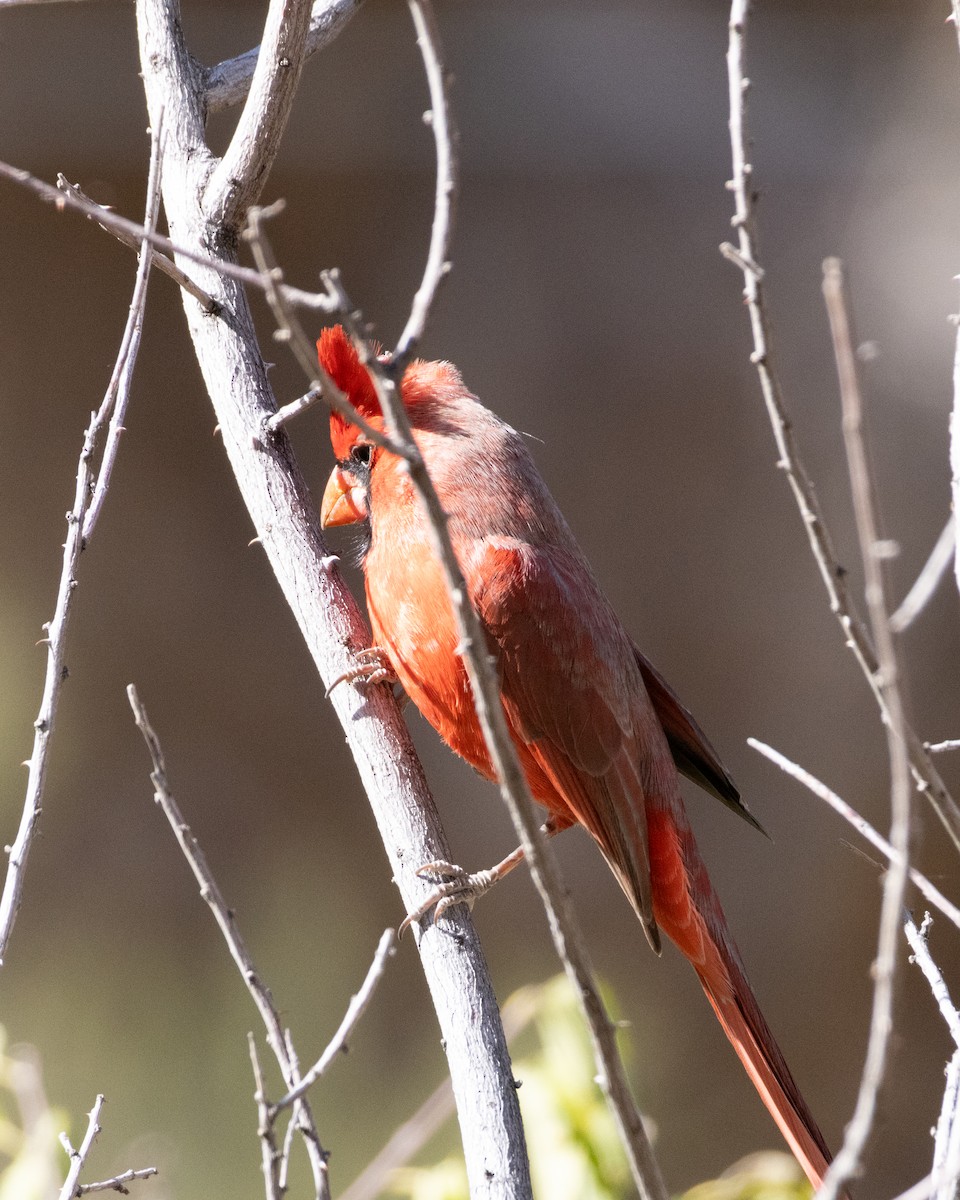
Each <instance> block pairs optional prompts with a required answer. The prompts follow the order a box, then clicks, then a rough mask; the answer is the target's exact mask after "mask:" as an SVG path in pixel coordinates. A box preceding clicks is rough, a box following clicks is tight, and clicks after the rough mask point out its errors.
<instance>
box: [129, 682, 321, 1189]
mask: <svg viewBox="0 0 960 1200" xmlns="http://www.w3.org/2000/svg"><path fill="white" fill-rule="evenodd" d="M127 698H128V699H129V701H130V707H131V708H132V709H133V716H134V720H135V721H136V723H137V728H138V729H139V730H140V732H141V733H142V734H143V739H144V741H145V742H146V744H147V749H148V751H149V752H150V759H151V762H152V763H153V770H152V771H151V773H150V779H151V781H152V782H153V786H154V789H155V790H154V799H155V800H156V802H157V804H158V805H159V806H160V808H161V809H162V810H163V814H164V816H165V817H166V818H167V820H168V822H169V823H170V827H171V829H172V830H173V833H174V836H175V837H176V839H177V842H178V843H179V846H180V849H181V850H182V851H183V855H184V857H185V858H186V860H187V862H188V863H189V864H190V869H191V871H193V875H194V878H195V879H196V881H197V883H198V884H199V885H200V895H201V896H202V897H203V899H204V900H206V902H207V904H208V905H209V906H210V911H211V912H212V913H213V917H214V920H215V921H216V922H217V925H218V926H219V929H220V932H221V934H222V935H223V939H224V941H225V942H226V943H227V948H228V949H229V951H230V956H231V958H232V959H233V961H234V962H235V963H236V965H237V968H238V970H239V971H240V974H241V975H242V977H243V982H244V983H245V985H246V988H247V991H248V992H249V993H250V995H251V997H252V998H253V1002H254V1004H255V1005H256V1006H257V1011H258V1012H259V1013H260V1017H261V1019H262V1021H263V1023H264V1025H265V1027H266V1030H267V1042H268V1043H269V1045H270V1049H271V1050H272V1051H273V1053H274V1056H275V1058H276V1060H277V1062H278V1063H279V1065H280V1071H281V1073H282V1075H283V1079H284V1082H285V1084H286V1085H287V1087H288V1088H292V1087H296V1085H297V1084H298V1083H299V1082H300V1076H299V1072H298V1071H297V1070H296V1068H295V1067H294V1065H293V1063H292V1061H291V1058H290V1055H289V1054H288V1052H287V1044H286V1039H285V1037H284V1031H283V1024H282V1022H281V1020H280V1014H279V1012H278V1011H277V1007H276V1005H275V1003H274V1000H273V996H272V995H271V994H270V989H269V988H268V987H267V985H266V984H265V983H264V982H263V980H262V978H261V976H260V973H259V972H258V971H257V968H256V966H255V965H254V962H253V959H252V957H251V956H250V952H249V951H248V950H247V946H246V943H245V942H244V940H243V937H242V936H241V934H240V930H239V929H238V928H237V923H236V920H235V918H234V915H233V911H232V910H231V909H230V908H229V907H228V906H227V904H226V902H225V901H224V899H223V895H222V894H221V892H220V888H219V887H218V886H217V881H216V880H215V879H214V877H213V873H212V872H211V870H210V867H209V865H208V864H207V860H206V856H205V855H204V853H203V851H202V850H201V848H200V843H199V842H198V841H197V839H196V837H195V836H194V834H193V832H192V830H191V829H190V827H189V825H187V823H186V822H185V821H184V819H183V816H182V814H181V812H180V808H179V806H178V805H177V802H176V800H174V798H173V795H172V794H171V792H170V787H169V784H168V782H167V772H166V766H165V764H164V759H163V750H162V748H161V746H160V741H159V739H158V737H157V735H156V733H155V732H154V730H153V727H152V726H151V725H150V721H149V719H148V718H147V714H146V710H145V709H144V707H143V704H142V703H141V701H140V697H139V696H138V695H137V689H136V688H135V687H134V685H133V684H130V685H129V687H128V688H127ZM301 1128H302V1130H303V1133H304V1144H305V1145H306V1148H307V1154H308V1155H309V1157H310V1164H311V1167H312V1169H313V1174H314V1182H315V1184H316V1187H317V1195H318V1197H322V1198H323V1200H329V1194H330V1192H329V1180H328V1175H327V1161H326V1160H327V1155H326V1153H325V1152H324V1150H323V1147H322V1146H321V1143H320V1137H319V1134H318V1133H317V1128H316V1124H315V1122H314V1120H313V1114H312V1112H311V1110H310V1106H309V1103H308V1101H307V1100H306V1099H303V1100H302V1101H301Z"/></svg>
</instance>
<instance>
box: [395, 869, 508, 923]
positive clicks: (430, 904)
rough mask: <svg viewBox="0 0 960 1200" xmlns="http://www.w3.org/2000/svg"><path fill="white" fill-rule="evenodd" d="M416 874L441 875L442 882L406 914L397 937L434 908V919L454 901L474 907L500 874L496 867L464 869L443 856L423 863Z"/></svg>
mask: <svg viewBox="0 0 960 1200" xmlns="http://www.w3.org/2000/svg"><path fill="white" fill-rule="evenodd" d="M417 874H418V875H419V876H420V878H421V879H426V878H429V876H431V875H439V876H440V878H441V879H442V880H443V882H442V883H438V884H437V886H436V887H435V888H434V889H433V891H432V892H430V894H429V895H428V896H427V898H426V900H424V902H423V903H422V904H421V905H420V906H419V908H416V909H414V911H413V912H412V913H408V914H407V916H406V917H405V918H404V920H403V921H402V922H401V925H400V928H399V929H398V930H397V937H398V938H401V937H403V935H404V933H405V932H406V930H407V929H408V928H409V927H410V926H411V925H413V924H414V922H417V921H420V920H422V919H423V918H424V917H425V916H426V915H427V913H428V912H430V910H431V909H432V910H433V920H434V922H437V921H439V920H440V918H441V917H442V916H443V914H444V913H445V912H446V911H447V909H448V908H452V907H453V906H454V905H455V904H466V906H467V907H468V908H471V909H472V908H473V905H474V902H475V901H477V900H479V898H480V897H481V896H482V895H483V894H484V893H485V892H488V891H489V890H490V888H492V887H493V885H494V884H495V883H496V881H497V878H498V876H497V873H496V871H492V870H491V871H473V872H470V871H465V870H464V869H463V867H458V866H457V865H456V863H449V862H445V861H443V860H442V859H439V860H438V861H436V862H429V863H424V864H423V866H422V867H420V868H419V869H418V871H417Z"/></svg>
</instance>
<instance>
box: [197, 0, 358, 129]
mask: <svg viewBox="0 0 960 1200" xmlns="http://www.w3.org/2000/svg"><path fill="white" fill-rule="evenodd" d="M362 3H363V0H314V5H313V9H312V11H311V13H310V27H309V29H308V31H307V38H306V41H305V42H304V46H303V53H304V59H307V58H310V57H311V55H313V54H316V52H317V51H318V50H322V49H323V48H324V47H325V46H328V45H329V44H330V43H331V42H332V41H333V40H334V38H336V36H337V35H338V34H339V33H340V32H341V31H342V30H343V29H344V28H345V26H346V24H347V22H348V21H350V19H351V18H352V17H353V16H354V15H355V14H356V13H357V12H358V11H359V8H360V5H361V4H362ZM260 49H261V47H260V46H254V47H253V49H252V50H248V51H247V52H246V53H245V54H239V55H237V57H236V58H228V59H225V60H224V61H223V62H221V63H217V65H216V66H215V67H210V68H209V70H208V71H207V73H206V75H205V76H204V84H205V87H206V107H207V112H208V113H218V112H223V111H224V109H227V108H232V107H233V105H235V104H241V103H242V102H243V101H244V99H246V96H247V94H248V93H249V91H250V80H251V79H252V78H253V73H254V70H255V69H256V66H257V59H258V58H259V57H260Z"/></svg>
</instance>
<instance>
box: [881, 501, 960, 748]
mask: <svg viewBox="0 0 960 1200" xmlns="http://www.w3.org/2000/svg"><path fill="white" fill-rule="evenodd" d="M956 544H957V529H956V526H955V525H954V519H953V517H952V516H951V517H950V519H949V520H948V521H947V523H946V525H944V527H943V529H942V530H941V533H940V536H939V537H938V538H937V541H936V545H935V546H934V547H933V549H932V550H931V551H930V557H929V558H928V559H927V561H926V563H925V564H924V567H923V570H922V571H921V572H920V574H919V575H918V576H917V578H916V581H915V583H914V585H913V587H912V588H911V589H910V591H909V592H907V594H906V596H905V597H904V599H903V601H902V603H901V604H900V607H899V608H898V609H897V611H896V612H895V613H894V614H893V616H892V617H891V618H890V628H891V629H892V630H893V632H894V633H903V631H904V630H905V629H907V628H908V627H909V626H910V625H912V624H913V622H914V621H915V620H916V619H917V617H919V615H920V614H921V613H922V612H923V610H924V609H925V608H926V606H927V605H928V604H929V603H930V600H931V598H932V597H933V594H934V592H935V591H936V590H937V588H938V587H939V586H940V581H941V579H943V577H944V575H946V573H947V571H948V570H949V568H950V564H951V563H952V562H953V559H954V551H955V549H956ZM927 749H928V750H929V749H930V747H929V746H928V747H927Z"/></svg>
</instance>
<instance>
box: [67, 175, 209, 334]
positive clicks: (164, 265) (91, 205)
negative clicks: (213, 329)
mask: <svg viewBox="0 0 960 1200" xmlns="http://www.w3.org/2000/svg"><path fill="white" fill-rule="evenodd" d="M57 188H58V189H59V190H60V191H61V192H65V193H67V194H68V195H73V196H75V197H77V199H79V200H81V201H83V203H84V206H85V211H86V213H87V216H88V217H89V218H90V220H91V221H94V222H95V223H96V224H97V225H99V226H100V228H101V229H102V230H103V231H104V232H105V233H110V234H112V235H113V236H114V237H115V238H116V239H117V241H118V242H122V243H123V244H124V245H125V246H129V247H130V249H131V250H136V251H138V252H139V251H140V250H141V248H142V246H143V238H142V237H140V238H138V237H136V236H134V234H132V233H130V232H128V231H127V230H126V229H121V228H119V227H118V226H116V225H113V226H111V225H108V224H106V223H105V222H104V221H100V220H98V218H97V217H96V216H95V211H96V209H101V210H102V211H103V212H104V213H107V214H110V212H111V210H110V209H108V208H106V207H105V206H104V205H102V204H97V202H96V201H95V200H91V199H90V197H89V196H88V195H87V194H86V192H84V191H82V190H81V189H80V188H79V187H78V186H77V184H75V183H71V182H70V181H69V180H68V179H67V177H66V175H64V174H62V173H61V174H59V175H57ZM46 198H47V197H44V199H46ZM152 232H153V233H156V230H155V229H154V230H152ZM150 253H151V254H152V255H153V265H154V266H155V267H156V268H157V270H158V271H162V272H163V273H164V275H167V276H169V277H170V278H171V279H172V280H173V282H174V283H176V284H177V285H178V286H179V287H182V288H183V290H184V291H185V292H188V293H189V294H190V295H191V296H193V298H194V299H195V300H198V301H199V302H200V306H201V308H202V309H203V311H204V312H207V313H215V312H217V302H216V301H215V300H214V299H213V297H212V296H210V295H208V294H207V293H206V292H205V291H204V290H203V288H202V287H200V286H199V285H198V284H196V283H194V281H193V280H192V279H191V278H190V276H189V275H187V274H186V272H185V271H181V270H180V268H179V267H178V266H177V264H176V263H175V262H174V261H173V259H172V258H168V257H167V255H166V254H161V253H160V251H159V250H157V249H154V248H151V251H150Z"/></svg>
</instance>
